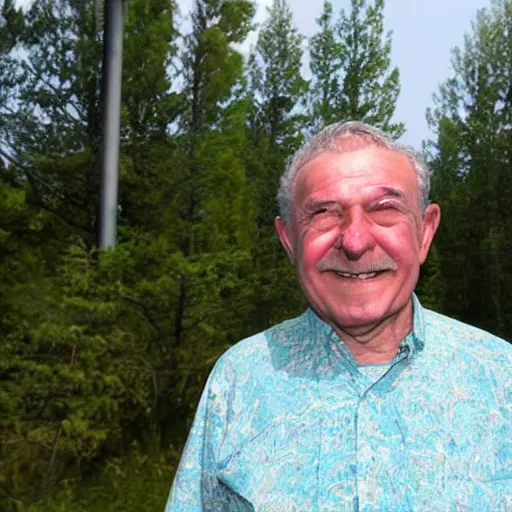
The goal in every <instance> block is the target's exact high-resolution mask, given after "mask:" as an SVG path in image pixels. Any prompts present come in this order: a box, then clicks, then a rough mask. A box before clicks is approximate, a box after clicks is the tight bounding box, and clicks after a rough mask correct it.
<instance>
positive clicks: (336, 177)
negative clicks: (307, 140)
mask: <svg viewBox="0 0 512 512" xmlns="http://www.w3.org/2000/svg"><path fill="white" fill-rule="evenodd" d="M352 180H353V181H355V182H357V184H358V186H360V187H361V186H364V187H366V186H368V187H371V186H374V187H377V186H380V187H383V188H385V187H389V188H390V189H392V188H394V189H398V190H399V189H402V190H403V188H404V187H405V188H408V187H409V186H410V185H413V186H414V187H416V185H417V183H416V181H417V178H416V173H415V171H414V168H413V166H412V164H411V162H410V160H409V159H408V158H407V157H406V156H405V155H403V154H401V153H398V152H396V151H391V150H388V149H385V148H380V147H375V146H368V147H366V148H359V149H355V150H353V151H345V152H342V153H340V152H337V151H336V152H334V151H324V152H322V153H319V154H318V155H316V156H315V157H314V158H313V159H312V160H310V161H309V162H307V163H306V164H305V165H304V166H303V167H302V169H301V170H300V172H299V173H298V174H297V176H296V179H295V186H298V188H299V189H301V188H302V189H304V188H306V189H310V188H315V187H316V186H318V185H321V184H323V185H328V184H329V183H330V182H332V183H333V184H338V183H339V182H347V183H348V182H350V181H352Z"/></svg>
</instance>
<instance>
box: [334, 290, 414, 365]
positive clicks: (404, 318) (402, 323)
mask: <svg viewBox="0 0 512 512" xmlns="http://www.w3.org/2000/svg"><path fill="white" fill-rule="evenodd" d="M412 317H413V305H412V299H411V300H409V302H408V303H407V305H406V306H405V307H404V308H403V309H402V310H400V311H399V312H397V313H395V314H394V315H393V316H391V317H389V318H386V319H384V320H383V321H382V322H380V323H379V324H377V325H375V326H369V327H367V328H360V329H357V330H356V329H342V328H340V327H338V326H334V330H335V331H336V333H337V334H338V336H339V337H340V338H341V339H342V340H343V343H344V344H345V346H346V347H347V348H348V349H349V350H350V352H351V354H352V356H353V357H354V359H355V360H356V362H357V363H358V364H361V365H368V364H381V363H388V362H390V361H392V360H393V359H394V357H395V356H396V354H397V352H398V347H399V346H400V343H401V342H402V341H403V340H404V339H405V337H406V336H407V335H408V334H409V333H410V332H411V330H412Z"/></svg>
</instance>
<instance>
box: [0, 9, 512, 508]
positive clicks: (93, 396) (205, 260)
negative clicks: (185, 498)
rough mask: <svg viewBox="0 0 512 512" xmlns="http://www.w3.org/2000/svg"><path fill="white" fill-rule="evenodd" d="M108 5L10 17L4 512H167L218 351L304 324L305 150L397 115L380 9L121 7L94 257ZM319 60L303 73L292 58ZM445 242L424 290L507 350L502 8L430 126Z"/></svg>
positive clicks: (507, 85)
mask: <svg viewBox="0 0 512 512" xmlns="http://www.w3.org/2000/svg"><path fill="white" fill-rule="evenodd" d="M101 4H102V2H97V1H94V0H88V1H84V0H37V1H35V2H33V4H32V6H31V7H30V9H29V10H28V11H26V12H22V11H21V10H20V9H18V8H17V7H16V6H15V5H14V2H13V1H12V0H3V1H2V0H0V12H1V16H0V182H1V190H0V311H1V316H0V460H1V464H0V509H1V510H6V511H11V510H13V511H34V512H35V511H43V510H44V511H66V512H74V511H89V510H91V511H92V510H105V511H109V510H112V511H113V510H124V511H131V510H133V511H140V510H148V511H153V510H161V509H162V508H163V504H164V502H165V499H166V496H167V492H168V490H169V485H170V483H171V480H172V475H173V471H174V468H175V465H176V463H177V460H178V458H179V453H180V450H181V447H182V444H183V441H184V439H185V436H186V433H187V431H188V427H189V425H190V422H191V419H192V415H193V412H194V410H195V407H196V404H197V400H198V396H199V393H200V392H201V389H202V387H203V384H204V381H205V379H206V376H207V374H208V372H209V370H210V368H211V366H212V365H213V363H214V362H215V360H216V358H217V357H218V356H219V355H220V354H221V353H222V352H223V351H224V350H225V349H226V348H227V347H229V346H230V345H232V344H233V343H235V342H236V341H238V340H240V339H241V338H243V337H246V336H248V335H250V334H253V333H255V332H257V331H260V330H262V329H265V328H267V327H269V326H271V325H273V324H275V323H276V322H279V321H281V320H283V319H285V318H289V317H291V316H294V315H296V314H298V313H300V312H301V311H302V309H303V308H304V306H305V304H304V300H303V299H302V297H301V294H300V292H299V290H298V289H297V285H296V283H295V277H294V273H293V269H292V268H291V266H290V264H289V263H288V261H287V260H286V257H285V255H284V252H283V251H282V250H281V248H280V247H279V243H278V240H277V237H276V236H275V234H274V231H273V218H274V216H275V215H276V213H277V211H276V205H275V193H276V188H277V183H278V179H279V176H280V174H281V172H282V170H283V167H284V165H285V161H286V159H287V157H288V156H289V155H290V154H291V153H292V152H293V151H294V150H295V149H296V148H297V147H298V146H299V145H300V144H301V142H302V140H303V139H304V137H306V136H307V135H308V134H309V133H312V132H314V131H316V130H318V129H319V128H320V127H321V126H323V125H325V124H327V123H329V122H332V121H337V120H343V119H358V120H363V121H367V122H369V123H371V124H374V125H377V126H379V127H381V128H383V129H384V130H386V131H388V132H391V133H393V134H395V135H396V136H399V135H401V134H402V133H403V132H404V130H405V128H406V127H405V126H404V125H403V124H402V123H396V122H394V121H393V113H394V109H395V105H396V100H397V97H398V94H399V91H400V76H399V70H398V69H397V68H396V67H394V66H393V65H392V63H391V60H390V54H391V34H389V33H386V31H385V30H384V25H383V21H384V19H383V9H384V1H383V0H351V2H350V6H349V7H348V8H347V9H346V10H341V11H338V12H335V11H334V10H333V6H332V4H331V3H330V2H327V1H326V2H324V4H323V7H322V8H321V11H320V12H319V13H318V19H317V21H318V30H317V33H316V34H315V35H314V36H313V37H312V38H311V39H310V40H309V41H307V40H306V39H305V38H304V37H303V36H302V35H301V34H300V33H299V32H298V30H297V29H296V28H295V26H294V23H293V19H292V14H291V11H290V9H289V6H288V5H287V3H286V0H274V2H273V4H272V6H271V7H270V9H269V11H268V13H267V17H266V20H265V21H264V22H263V23H262V25H261V26H260V27H259V30H258V37H257V41H256V43H255V45H254V47H253V48H251V49H250V51H249V53H248V55H244V54H242V53H241V51H240V48H241V45H242V44H243V43H244V42H245V41H246V40H247V37H248V35H249V34H250V32H251V31H252V30H254V29H255V26H254V21H253V17H254V13H255V5H254V4H253V3H252V2H250V1H248V0H237V1H232V0H196V1H195V3H194V5H193V10H192V13H191V15H190V16H188V15H187V13H183V12H180V10H179V5H177V4H176V3H175V2H173V1H170V0H151V1H150V2H149V1H147V0H128V1H127V15H126V20H125V21H126V27H125V40H124V59H123V92H122V119H121V130H122V134H121V162H120V187H119V190H120V197H119V211H118V228H119V229H118V230H119V233H118V235H119V236H118V245H117V246H116V247H115V248H114V249H112V250H109V251H107V252H103V253H100V252H99V251H98V249H97V247H96V246H97V244H96V240H97V232H98V192H99V180H100V169H99V155H100V149H101V141H102V134H103V129H102V121H101V120H102V110H103V108H102V107H103V101H102V97H101V79H102V47H103V21H104V20H103V18H104V15H105V13H104V12H103V9H102V8H101ZM305 57H308V62H309V68H310V69H309V73H308V74H307V76H305V75H304V74H303V69H302V63H303V62H304V58H305ZM429 121H430V125H431V127H432V129H433V131H434V132H435V140H433V141H429V142H428V143H427V144H426V146H425V150H426V153H427V155H428V158H429V160H430V163H431V166H432V168H433V170H434V177H433V196H434V199H435V200H436V201H438V202H440V203H441V206H442V209H443V221H442V228H441V230H440V232H439V234H438V236H437V239H436V242H435V246H434V248H433V251H432V254H431V257H430V259H429V262H428V263H427V264H426V266H425V268H424V273H423V277H422V280H421V283H420V286H419V290H418V291H419V293H420V296H421V298H422V300H423V301H424V303H425V304H426V305H428V306H430V307H433V308H435V309H437V310H439V311H441V312H444V313H447V314H450V315H453V316H456V317H458V318H461V319H463V320H466V321H469V322H471V323H474V324H477V325H480V326H482V327H484V328H486V329H488V330H490V331H493V332H495V333H498V334H500V335H501V336H504V337H506V338H508V339H512V300H509V299H512V297H510V295H511V294H512V291H511V290H512V287H511V286H510V284H512V282H511V281H512V263H511V262H510V259H509V257H508V256H509V254H510V250H511V249H512V242H511V241H510V233H511V231H510V227H512V211H511V209H510V207H509V206H510V205H511V204H512V199H511V197H512V195H511V194H510V192H511V190H510V189H512V184H511V183H510V179H509V175H510V171H512V154H511V152H512V3H511V1H510V0H495V1H493V2H492V6H491V7H490V8H489V9H487V10H486V11H482V12H480V13H479V14H478V16H477V17H476V21H475V23H474V25H473V27H472V30H471V32H470V33H469V34H468V35H467V38H466V41H465V44H464V46H463V48H461V49H458V50H455V52H454V54H453V73H452V76H451V77H450V78H449V79H448V80H447V81H446V82H445V83H444V84H443V85H442V86H441V88H440V90H439V92H438V94H437V97H436V101H435V108H434V109H432V110H431V111H430V112H429Z"/></svg>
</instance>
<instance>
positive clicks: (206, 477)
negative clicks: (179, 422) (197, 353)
mask: <svg viewBox="0 0 512 512" xmlns="http://www.w3.org/2000/svg"><path fill="white" fill-rule="evenodd" d="M219 366H220V365H219V363H218V364H217V365H216V367H215V368H214V370H213V371H212V373H211V375H210V377H209V379H208V382H207V383H206V386H205V389H204V391H203V394H202V396H201V399H200V401H199V405H198V408H197V411H196V414H195V418H194V422H193V424H192V428H191V430H190V433H189V436H188V439H187V442H186V444H185V448H184V449H183V453H182V455H181V459H180V463H179V466H178V469H177V471H176V475H175V477H174V482H173V484H172V487H171V492H170V495H169V499H168V501H167V505H166V508H165V512H189V511H190V512H192V511H193V512H203V511H204V512H207V511H208V512H210V511H214V510H219V511H220V510H222V503H223V498H222V488H221V486H220V485H219V483H218V481H217V476H216V467H217V463H216V460H215V452H216V449H215V446H217V444H218V440H219V436H220V435H221V428H222V423H223V421H222V417H223V416H224V414H223V411H222V407H220V409H219V407H218V405H219V403H220V404H222V402H223V400H219V399H218V397H219V392H220V393H221V394H223V393H222V391H226V389H224V390H221V389H220V385H219V373H222V372H220V371H219ZM216 404H217V405H216ZM219 507H220V508H219Z"/></svg>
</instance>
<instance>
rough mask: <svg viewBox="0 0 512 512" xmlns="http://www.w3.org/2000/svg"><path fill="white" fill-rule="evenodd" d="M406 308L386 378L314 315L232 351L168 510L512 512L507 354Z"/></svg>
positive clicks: (499, 343) (215, 381)
mask: <svg viewBox="0 0 512 512" xmlns="http://www.w3.org/2000/svg"><path fill="white" fill-rule="evenodd" d="M413 300H414V320H413V330H412V332H411V333H410V334H409V335H408V336H407V337H406V339H405V340H404V341H403V342H402V343H401V345H400V348H399V351H398V354H397V356H396V357H395V359H394V360H393V361H392V363H391V365H390V366H389V369H387V370H386V368H385V367H384V368H380V369H376V370H375V371H373V370H371V369H370V370H368V369H364V371H361V370H360V368H359V367H358V365H357V363H356V362H355V360H354V359H353V357H352V356H351V354H350V353H349V352H348V350H347V349H346V347H345V346H344V345H343V343H342V341H341V340H340V338H339V337H338V336H337V335H336V333H335V332H334V331H333V329H332V328H331V327H330V326H329V325H327V324H326V323H324V322H323V321H322V320H320V319H319V318H318V317H317V316H316V315H315V314H314V313H313V312H312V311H311V310H308V311H306V312H305V313H304V314H303V315H302V316H300V317H298V318H296V319H293V320H289V321H287V322H284V323H282V324H280V325H277V326H275V327H273V328H271V329H269V330H267V331H265V332H263V333H260V334H257V335H255V336H253V337H251V338H248V339H246V340H244V341H242V342H240V343H238V344H237V345H235V346H234V347H232V348H231V349H229V350H228V351H227V352H226V353H225V354H224V355H223V356H222V357H221V358H220V359H219V361H218V362H217V364H216V366H215V368H214V369H213V371H212V373H211V375H210V377H209V379H208V382H207V384H206V388H205V390H204V393H203V396H202V398H201V401H200V404H199V408H198V410H197V414H196V417H195V421H194V424H193V427H192V430H191V432H190V435H189V439H188V441H187V444H186V447H185V449H184V452H183V455H182V459H181V462H180V466H179V468H178V471H177V474H176V477H175V480H174V484H173V487H172V489H171V495H170V497H169V501H168V503H167V508H166V512H187V511H205V512H206V511H223V512H228V511H258V512H263V511H279V512H285V511H286V512H288V511H290V512H291V511H294V512H310V511H322V512H323V511H336V512H343V511H350V512H359V511H360V512H363V511H364V512H370V511H400V512H402V511H410V510H413V511H421V512H426V511H435V512H440V511H442V512H445V511H450V512H451V511H453V512H455V511H472V512H473V511H474V512H487V511H488V512H501V511H503V512H505V511H512V346H511V345H509V344H508V343H506V342H505V341H503V340H501V339H499V338H496V337H495V336H492V335H491V334H488V333H486V332H484V331H481V330H479V329H476V328H474V327H470V326H468V325H465V324H463V323H460V322H458V321H456V320H453V319H450V318H447V317H445V316H442V315H439V314H437V313H434V312H432V311H428V310H425V309H423V308H422V307H421V305H420V304H419V302H418V300H417V299H416V297H414V298H413Z"/></svg>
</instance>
